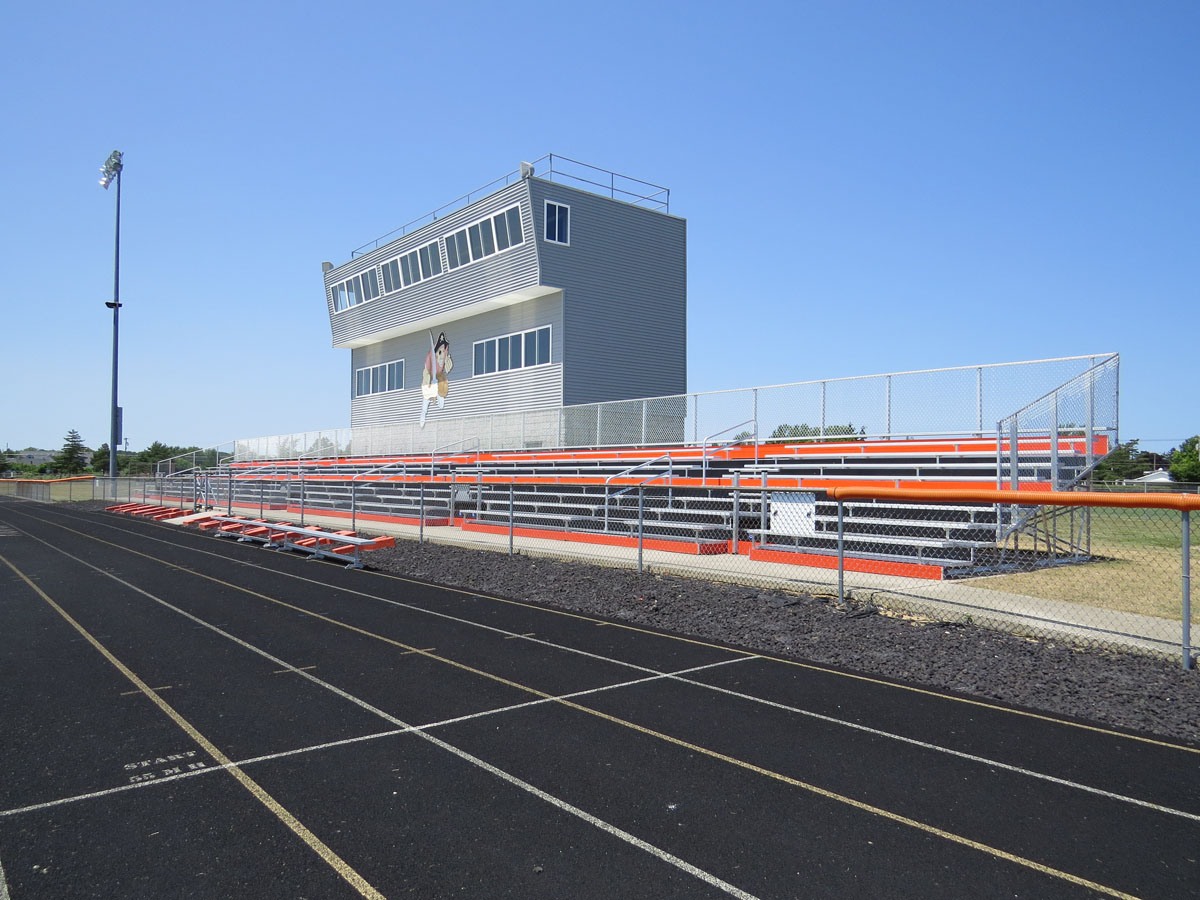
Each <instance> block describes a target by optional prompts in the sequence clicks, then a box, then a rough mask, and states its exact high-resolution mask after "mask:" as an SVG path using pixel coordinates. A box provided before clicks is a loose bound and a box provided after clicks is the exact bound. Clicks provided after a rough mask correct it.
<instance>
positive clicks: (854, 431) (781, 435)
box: [768, 422, 867, 441]
mask: <svg viewBox="0 0 1200 900" xmlns="http://www.w3.org/2000/svg"><path fill="white" fill-rule="evenodd" d="M866 433H867V429H866V428H865V427H863V428H856V427H855V425H854V423H853V422H850V423H848V424H846V425H826V426H825V433H824V435H822V434H821V429H820V428H819V427H817V426H816V425H809V424H808V423H807V422H801V423H800V424H799V425H779V426H777V427H776V428H775V430H774V431H772V432H771V436H770V437H769V438H768V440H772V441H775V440H786V439H788V438H821V439H822V440H830V439H833V438H840V437H858V436H859V435H863V434H866Z"/></svg>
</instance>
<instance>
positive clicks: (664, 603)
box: [367, 541, 1200, 745]
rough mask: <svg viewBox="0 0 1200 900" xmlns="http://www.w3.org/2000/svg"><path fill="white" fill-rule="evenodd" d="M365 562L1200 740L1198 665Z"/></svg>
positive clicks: (474, 553)
mask: <svg viewBox="0 0 1200 900" xmlns="http://www.w3.org/2000/svg"><path fill="white" fill-rule="evenodd" d="M367 562H368V564H369V565H370V566H371V567H372V568H374V569H378V570H380V571H386V572H390V573H393V574H396V575H404V576H407V577H410V578H413V579H416V580H420V581H427V582H433V583H437V584H443V585H450V586H454V587H464V588H468V589H470V590H472V591H477V592H479V593H486V594H494V595H497V596H500V597H505V598H509V599H517V600H526V601H531V602H533V603H538V604H543V605H546V606H553V607H556V608H560V609H569V610H573V611H576V612H583V613H588V614H590V615H595V616H599V617H603V618H608V619H617V620H623V621H626V622H630V623H636V624H638V625H645V626H649V627H651V628H656V629H660V630H663V631H669V632H673V633H675V634H685V635H691V636H694V637H698V638H705V639H707V640H711V641H715V642H718V643H723V644H731V645H735V646H738V647H744V648H747V649H750V650H756V651H760V652H764V653H768V654H771V655H772V656H782V657H788V658H791V659H801V660H806V661H810V662H816V663H826V664H829V665H831V666H835V667H842V668H846V669H853V670H855V671H859V672H869V673H871V674H874V675H881V676H884V677H885V678H890V679H895V680H897V681H903V682H908V683H913V684H920V685H926V686H930V687H936V688H942V689H946V690H949V691H954V692H957V693H961V694H969V695H972V696H975V697H981V698H987V699H989V700H999V701H1002V702H1004V703H1009V704H1014V705H1016V706H1020V707H1025V708H1028V709H1035V710H1041V711H1045V712H1050V713H1055V714H1058V715H1061V716H1065V717H1071V718H1082V719H1087V720H1091V721H1094V722H1099V723H1104V724H1107V725H1113V726H1116V727H1118V728H1123V729H1131V730H1134V731H1138V732H1144V733H1148V734H1154V735H1159V736H1163V737H1169V738H1174V739H1178V740H1182V741H1186V742H1188V743H1191V744H1195V745H1200V669H1193V670H1192V671H1186V672H1185V671H1184V670H1183V669H1182V667H1181V666H1180V664H1179V661H1178V659H1176V660H1175V661H1170V660H1165V659H1156V658H1151V657H1144V656H1138V655H1129V654H1122V653H1113V652H1101V651H1096V650H1085V649H1080V648H1077V647H1071V646H1068V645H1065V644H1062V643H1057V642H1050V641H1033V640H1028V639H1026V638H1021V637H1015V636H1013V635H1009V634H1004V633H1000V632H996V631H991V630H988V629H985V628H981V627H977V626H973V625H962V624H957V623H955V624H950V623H946V622H932V621H920V620H914V619H912V618H907V617H906V618H897V617H893V616H891V615H888V614H886V613H883V612H881V611H879V610H877V609H875V608H874V607H871V606H863V605H857V606H856V605H854V604H851V608H849V609H847V610H840V609H838V608H837V605H836V603H834V602H832V600H831V599H830V598H824V597H815V596H806V595H794V594H784V593H772V592H769V591H764V590H761V589H758V588H753V587H745V586H738V585H730V584H714V583H712V582H707V581H701V580H698V579H693V578H681V577H675V576H656V575H650V574H647V575H645V576H639V575H638V574H637V572H635V571H633V570H627V569H615V568H608V567H605V566H597V565H593V564H589V563H581V562H567V561H560V560H556V559H550V558H545V557H534V556H525V555H516V556H508V555H507V554H504V553H495V552H489V551H483V550H472V549H467V548H462V547H453V546H446V545H439V544H429V543H426V544H419V543H417V542H415V541H398V542H397V546H396V548H395V549H394V550H380V551H374V552H372V553H371V554H370V555H369V556H368V557H367Z"/></svg>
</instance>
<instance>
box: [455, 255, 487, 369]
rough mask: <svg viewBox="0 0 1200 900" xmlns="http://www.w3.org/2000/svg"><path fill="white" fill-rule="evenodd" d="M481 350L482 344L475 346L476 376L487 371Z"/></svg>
mask: <svg viewBox="0 0 1200 900" xmlns="http://www.w3.org/2000/svg"><path fill="white" fill-rule="evenodd" d="M446 246H447V247H448V246H450V245H449V244H447V245H446ZM483 348H484V344H483V343H478V344H476V345H475V371H474V374H476V375H484V374H486V373H487V370H486V369H484V359H485V358H484V350H483Z"/></svg>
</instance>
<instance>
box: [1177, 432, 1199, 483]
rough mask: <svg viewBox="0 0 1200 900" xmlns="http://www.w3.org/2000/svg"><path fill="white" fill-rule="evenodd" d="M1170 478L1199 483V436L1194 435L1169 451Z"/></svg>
mask: <svg viewBox="0 0 1200 900" xmlns="http://www.w3.org/2000/svg"><path fill="white" fill-rule="evenodd" d="M1170 458H1171V466H1170V468H1171V478H1172V479H1173V480H1174V481H1186V482H1200V435H1197V434H1194V435H1192V436H1191V437H1190V438H1188V439H1187V440H1186V441H1184V442H1183V443H1182V444H1180V445H1179V446H1178V447H1176V448H1175V449H1174V450H1172V451H1171V457H1170Z"/></svg>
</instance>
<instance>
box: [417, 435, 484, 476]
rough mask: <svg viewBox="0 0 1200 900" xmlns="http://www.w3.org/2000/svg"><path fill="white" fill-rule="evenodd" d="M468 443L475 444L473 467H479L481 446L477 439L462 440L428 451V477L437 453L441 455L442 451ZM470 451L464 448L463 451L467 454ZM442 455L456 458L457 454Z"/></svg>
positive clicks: (435, 461) (431, 473) (431, 472)
mask: <svg viewBox="0 0 1200 900" xmlns="http://www.w3.org/2000/svg"><path fill="white" fill-rule="evenodd" d="M468 442H474V444H475V447H474V448H473V449H474V450H475V465H477V466H478V465H479V456H480V454H481V453H482V452H483V448H482V447H481V445H480V443H479V438H478V437H473V438H463V439H462V440H459V441H451V442H450V443H449V444H443V445H442V446H441V447H434V448H433V449H432V450H430V451H429V474H430V476H432V475H433V471H434V466H435V465H436V464H437V455H438V454H439V453H441V452H442V451H443V450H449V449H450V448H451V447H457V446H458V445H459V444H466V443H468ZM471 449H472V448H466V449H465V450H464V452H467V453H469V452H470V451H471ZM443 455H445V456H457V455H458V454H457V453H446V454H443Z"/></svg>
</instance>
